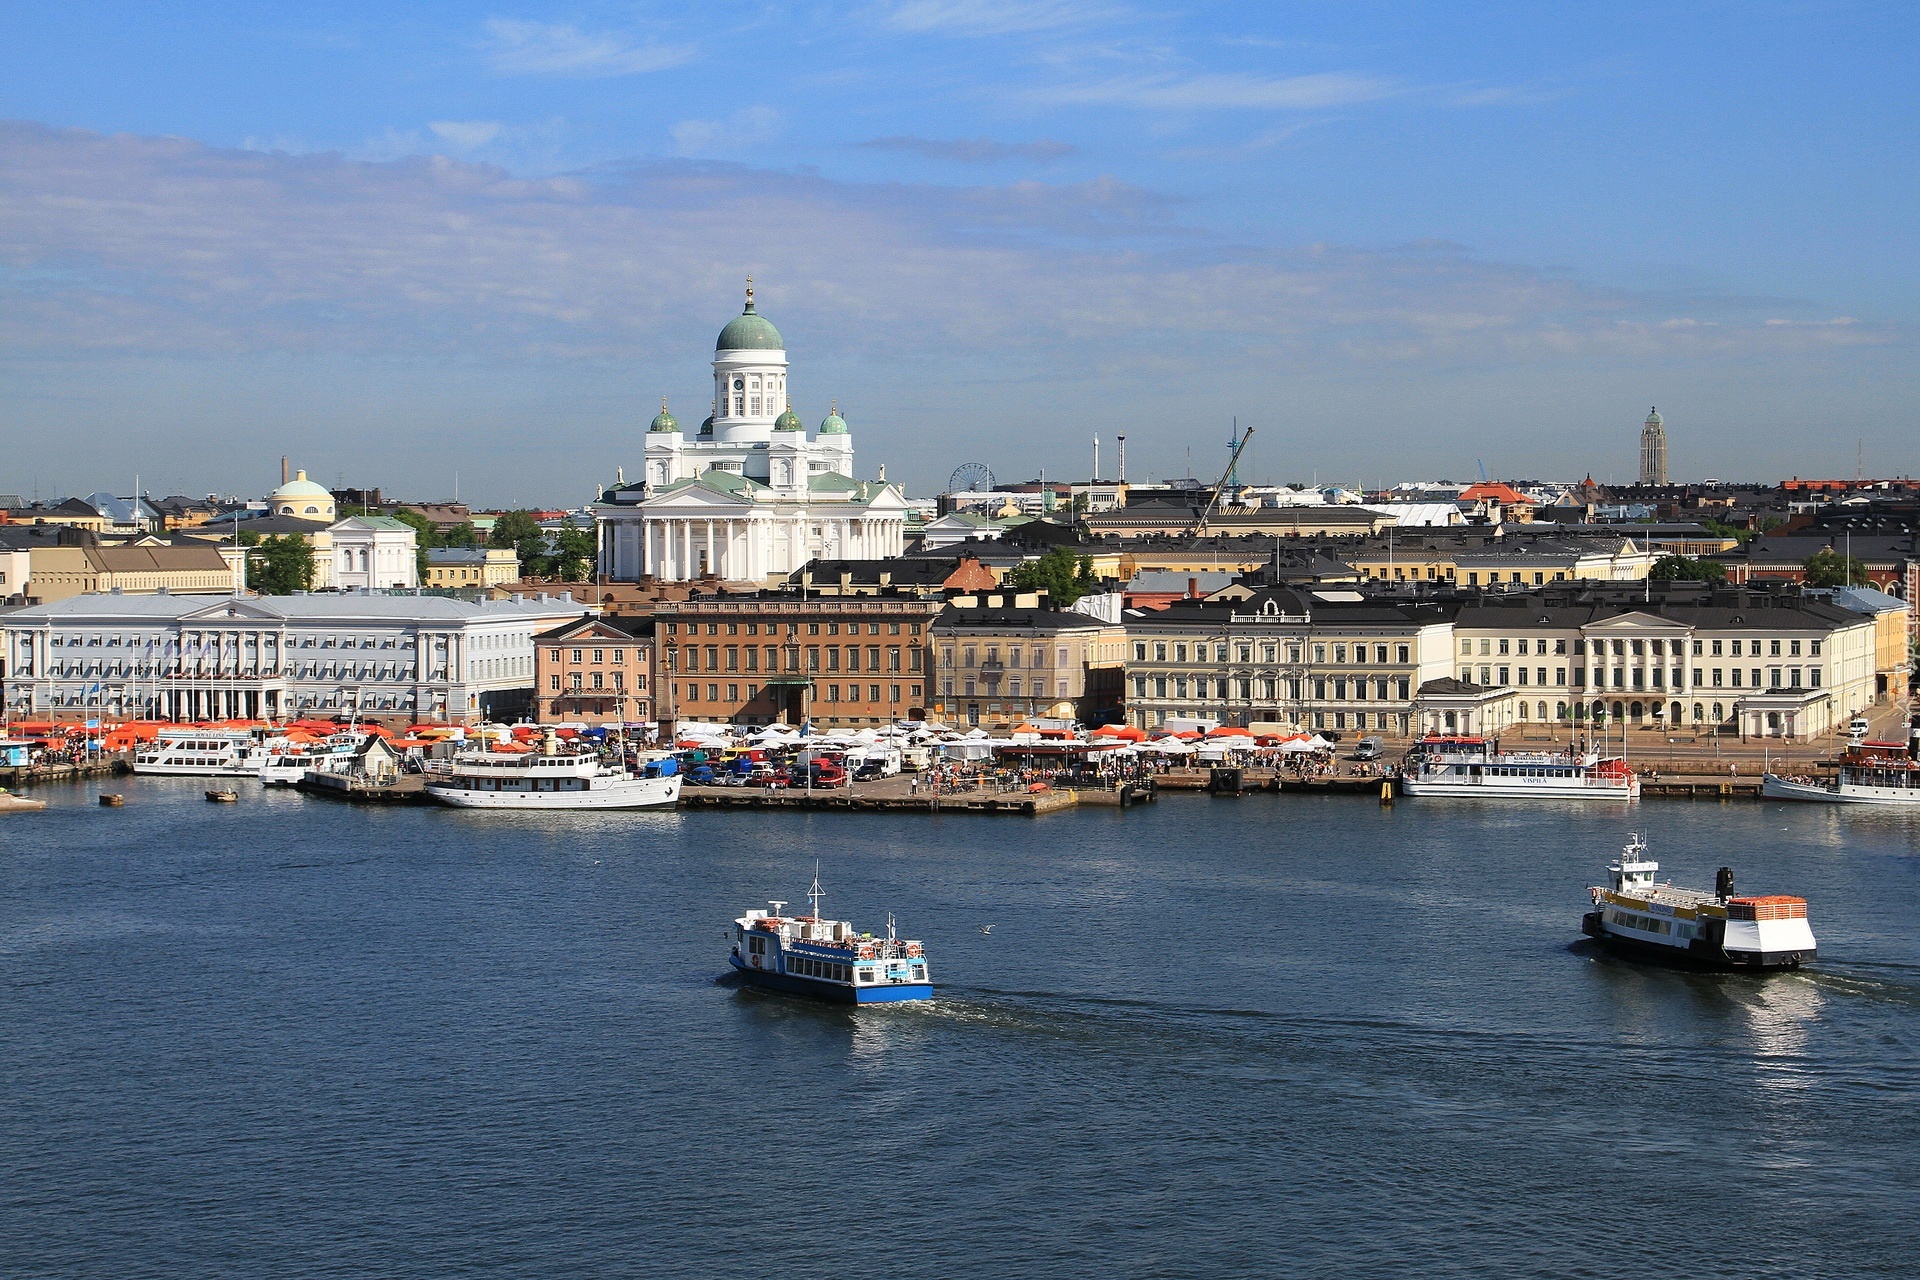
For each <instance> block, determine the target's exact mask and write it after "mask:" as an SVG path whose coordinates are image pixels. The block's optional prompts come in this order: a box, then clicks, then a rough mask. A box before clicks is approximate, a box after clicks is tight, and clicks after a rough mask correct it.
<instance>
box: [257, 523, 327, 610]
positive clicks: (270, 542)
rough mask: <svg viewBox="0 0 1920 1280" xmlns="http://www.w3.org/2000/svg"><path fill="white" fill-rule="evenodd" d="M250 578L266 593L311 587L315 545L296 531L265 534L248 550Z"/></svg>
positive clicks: (288, 591) (289, 591)
mask: <svg viewBox="0 0 1920 1280" xmlns="http://www.w3.org/2000/svg"><path fill="white" fill-rule="evenodd" d="M247 581H248V585H250V586H252V587H253V589H254V590H256V591H258V592H259V593H260V594H261V595H263V596H288V595H292V594H293V593H294V592H296V591H307V590H311V589H312V587H313V548H312V547H310V546H308V545H307V544H306V541H305V539H303V538H301V537H300V535H299V534H295V533H288V534H282V535H281V536H279V537H275V538H262V539H261V540H260V541H259V543H258V544H257V545H255V546H254V547H252V548H251V549H249V550H248V552H247Z"/></svg>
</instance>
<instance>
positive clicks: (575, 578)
mask: <svg viewBox="0 0 1920 1280" xmlns="http://www.w3.org/2000/svg"><path fill="white" fill-rule="evenodd" d="M599 556H600V542H599V539H597V538H595V537H594V536H593V534H592V533H591V532H589V531H588V530H586V529H562V530H561V531H560V532H559V533H558V534H556V535H555V536H554V539H553V568H554V575H555V576H556V577H558V578H559V579H560V580H561V581H562V582H586V581H588V580H590V579H591V578H592V577H593V575H594V571H595V570H596V569H597V568H598V561H599Z"/></svg>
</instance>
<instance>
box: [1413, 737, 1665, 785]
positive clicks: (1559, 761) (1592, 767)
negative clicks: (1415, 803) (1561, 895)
mask: <svg viewBox="0 0 1920 1280" xmlns="http://www.w3.org/2000/svg"><path fill="white" fill-rule="evenodd" d="M1400 789H1401V790H1402V791H1403V792H1405V793H1406V794H1407V795H1409V796H1422V797H1432V796H1483V797H1486V798H1488V799H1500V800H1635V799H1638V798H1639V796H1640V778H1639V776H1638V775H1636V774H1635V773H1634V772H1633V770H1631V769H1629V768H1628V767H1627V762H1626V761H1625V760H1622V759H1619V758H1617V757H1615V758H1604V759H1603V758H1602V757H1601V756H1599V755H1598V754H1596V753H1594V752H1591V751H1589V752H1579V753H1576V752H1565V751H1562V752H1549V751H1502V750H1500V749H1499V744H1498V743H1494V742H1489V741H1488V740H1487V739H1485V738H1423V739H1421V740H1420V742H1419V743H1418V744H1417V745H1415V747H1414V749H1413V750H1412V751H1411V752H1409V753H1408V755H1407V762H1406V764H1405V766H1404V767H1403V768H1402V770H1401V773H1400Z"/></svg>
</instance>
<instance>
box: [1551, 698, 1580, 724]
mask: <svg viewBox="0 0 1920 1280" xmlns="http://www.w3.org/2000/svg"><path fill="white" fill-rule="evenodd" d="M1578 709H1579V708H1577V707H1576V708H1575V710H1576V711H1577V710H1578ZM1553 718H1554V719H1556V720H1565V719H1566V718H1567V704H1566V703H1564V702H1556V703H1554V704H1553Z"/></svg>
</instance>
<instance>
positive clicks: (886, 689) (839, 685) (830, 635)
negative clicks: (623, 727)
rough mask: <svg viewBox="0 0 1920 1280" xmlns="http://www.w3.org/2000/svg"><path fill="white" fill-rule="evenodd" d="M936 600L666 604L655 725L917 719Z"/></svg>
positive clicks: (781, 597) (660, 624) (797, 598)
mask: <svg viewBox="0 0 1920 1280" xmlns="http://www.w3.org/2000/svg"><path fill="white" fill-rule="evenodd" d="M943 607H945V601H944V600H940V599H932V600H928V599H922V598H920V597H917V596H911V595H904V594H900V595H896V594H879V595H861V596H837V597H829V598H827V599H821V598H819V597H818V596H809V595H804V594H802V593H800V592H773V591H767V592H756V593H752V594H745V595H716V596H702V597H699V598H696V599H692V600H688V601H685V602H683V603H680V604H665V603H663V604H661V605H660V606H659V608H658V611H657V612H656V613H655V615H654V619H655V623H656V627H657V631H656V635H657V639H658V644H659V659H658V664H659V671H660V687H659V692H660V710H659V718H660V719H661V720H662V721H665V720H667V719H670V718H671V719H676V720H702V721H713V722H726V723H733V724H775V723H786V724H800V723H801V722H803V721H806V720H812V722H813V723H814V724H815V725H817V726H820V727H823V728H824V727H843V726H844V727H852V726H865V725H882V724H887V723H890V722H892V721H894V720H906V719H920V718H922V717H923V716H924V714H925V707H926V702H927V696H928V693H927V672H928V670H929V663H928V660H927V654H928V648H927V645H928V632H929V629H930V627H931V625H932V622H933V619H934V618H935V617H936V616H938V614H939V613H940V610H941V609H942V608H943Z"/></svg>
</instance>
